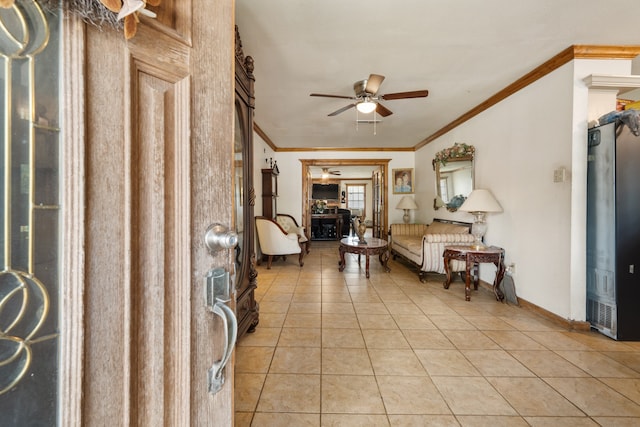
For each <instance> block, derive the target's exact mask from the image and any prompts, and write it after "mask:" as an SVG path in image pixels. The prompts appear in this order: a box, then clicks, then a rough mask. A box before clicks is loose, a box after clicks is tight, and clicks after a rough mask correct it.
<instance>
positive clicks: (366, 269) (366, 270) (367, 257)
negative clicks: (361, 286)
mask: <svg viewBox="0 0 640 427" xmlns="http://www.w3.org/2000/svg"><path fill="white" fill-rule="evenodd" d="M358 256H359V255H358ZM364 257H365V258H366V260H367V261H366V264H365V272H366V276H367V279H368V278H369V252H367V253H366V254H365V255H364Z"/></svg>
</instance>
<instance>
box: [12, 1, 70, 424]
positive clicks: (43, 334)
mask: <svg viewBox="0 0 640 427" xmlns="http://www.w3.org/2000/svg"><path fill="white" fill-rule="evenodd" d="M6 6H7V7H5V8H0V58H1V62H2V68H1V69H0V78H1V79H2V82H3V87H2V88H1V89H0V90H2V91H3V95H4V97H3V98H4V105H3V107H4V108H3V110H4V111H3V116H2V123H0V125H1V126H2V133H3V139H4V146H3V150H2V152H1V154H0V156H1V157H0V162H1V163H2V166H3V171H2V174H1V175H2V176H1V177H0V185H1V187H0V188H2V191H3V194H2V201H1V202H0V203H1V204H0V206H1V207H2V212H3V223H2V231H1V235H0V238H1V240H2V252H1V253H2V262H3V265H2V271H0V395H2V394H5V393H7V392H9V391H11V390H12V389H14V388H15V387H16V385H18V384H19V383H20V382H21V381H23V380H24V379H25V377H26V376H27V374H29V375H30V376H33V375H34V373H33V371H32V368H33V366H32V365H33V363H34V359H33V355H34V347H35V346H36V345H37V344H39V343H42V342H45V341H50V340H54V339H55V338H56V337H57V336H58V333H57V323H56V322H57V321H56V319H53V326H51V325H46V321H47V320H48V316H49V312H50V308H51V304H52V299H51V297H50V295H49V291H48V290H47V287H46V286H45V283H43V281H42V280H40V279H39V278H37V277H36V275H41V274H42V276H41V277H48V278H50V279H51V277H53V278H54V279H51V281H52V282H53V285H54V286H57V253H55V254H53V255H52V254H46V256H45V255H44V254H43V252H44V251H43V250H42V248H43V247H44V245H42V244H40V245H38V246H37V247H36V244H35V243H36V232H40V231H42V232H44V233H48V234H49V235H55V236H57V211H58V210H59V206H58V204H57V203H58V170H57V167H58V162H59V158H58V141H57V132H58V128H57V119H56V118H54V117H53V115H52V114H51V112H49V113H47V105H45V103H38V102H37V101H36V81H38V82H40V78H39V77H37V76H36V74H37V73H36V64H35V62H36V60H35V57H36V55H38V54H40V53H42V52H43V51H44V50H45V48H46V47H47V46H48V44H49V41H50V40H49V38H50V28H49V23H48V21H47V17H46V15H45V13H44V12H43V10H42V8H41V7H40V6H39V4H38V3H37V2H35V1H33V0H31V1H29V0H24V1H20V0H17V1H15V2H13V3H11V2H10V3H9V4H7V5H6ZM55 54H57V53H55ZM55 54H54V55H55ZM42 68H45V67H42ZM46 71H47V72H49V74H51V73H50V71H51V70H46ZM53 74H54V76H55V75H56V73H53ZM45 75H46V74H45V73H44V72H43V70H41V74H40V76H45ZM54 78H55V77H54ZM53 85H57V82H54V83H53ZM54 98H55V101H54V103H55V102H57V93H56V94H55V96H54ZM49 107H50V106H49ZM56 116H57V113H56ZM47 117H49V118H50V120H49V119H48V118H47ZM49 133H54V134H56V138H55V143H52V144H49V141H48V137H47V136H46V135H47V134H49ZM49 156H50V157H51V158H50V159H48V160H47V157H49ZM47 161H49V162H53V164H54V167H50V168H43V164H46V163H47ZM45 169H47V170H46V171H45ZM52 194H53V195H52ZM52 213H53V215H51V214H52ZM52 227H53V230H52V229H51V228H52ZM55 241H57V237H56V240H55ZM36 257H38V259H40V260H43V259H45V258H46V259H47V261H48V264H47V262H43V261H38V262H36ZM45 264H47V265H45ZM36 266H37V268H36ZM56 301H57V300H56ZM46 353H48V352H47V351H43V352H41V354H46ZM47 357H53V359H54V360H55V358H56V354H55V353H54V354H52V355H51V354H47ZM54 374H55V372H54ZM16 398H18V397H16ZM14 421H15V420H14ZM9 422H11V421H9Z"/></svg>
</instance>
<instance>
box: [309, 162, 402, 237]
mask: <svg viewBox="0 0 640 427" xmlns="http://www.w3.org/2000/svg"><path fill="white" fill-rule="evenodd" d="M390 161H391V159H300V162H301V163H302V211H301V212H302V224H303V227H306V229H307V230H311V213H310V212H309V198H310V193H311V181H312V180H311V177H310V173H309V167H310V166H327V167H328V166H331V167H345V166H377V167H379V168H380V170H381V171H382V176H383V182H382V185H383V186H384V187H383V188H385V191H384V196H383V200H382V203H383V206H384V215H383V218H382V219H383V223H382V230H387V228H388V224H389V213H388V211H389V210H388V207H389V195H388V193H389V191H386V190H388V188H389V184H388V176H389V162H390ZM307 237H309V236H307Z"/></svg>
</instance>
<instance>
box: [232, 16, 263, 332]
mask: <svg viewBox="0 0 640 427" xmlns="http://www.w3.org/2000/svg"><path fill="white" fill-rule="evenodd" d="M254 80H255V78H254V76H253V59H252V58H251V57H250V56H247V57H246V58H245V56H244V54H243V52H242V43H241V42H240V35H239V34H238V28H237V27H236V81H235V92H236V101H235V103H236V105H235V107H236V114H235V128H236V130H235V141H234V170H235V171H234V180H235V192H234V201H235V203H234V206H235V216H236V218H235V220H236V231H237V233H238V246H237V248H236V257H235V263H236V290H235V291H236V316H237V318H238V339H239V338H240V337H241V336H242V335H244V334H245V333H246V332H253V331H254V330H255V327H256V326H257V325H258V320H259V317H258V316H259V313H258V303H257V302H256V300H255V296H254V291H255V289H256V287H257V277H258V273H257V272H256V268H255V267H256V254H255V243H254V241H255V237H254V233H255V219H254V214H253V207H254V205H255V201H256V194H255V189H254V187H253V109H254V106H255V98H254V95H253V83H254Z"/></svg>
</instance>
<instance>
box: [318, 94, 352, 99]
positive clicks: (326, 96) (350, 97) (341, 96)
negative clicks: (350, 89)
mask: <svg viewBox="0 0 640 427" xmlns="http://www.w3.org/2000/svg"><path fill="white" fill-rule="evenodd" d="M309 96H322V97H324V98H341V99H356V98H355V97H353V96H346V95H327V94H325V93H312V94H310V95H309Z"/></svg>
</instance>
